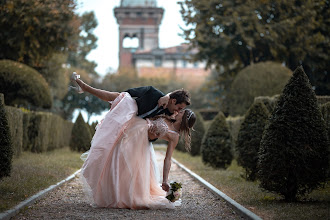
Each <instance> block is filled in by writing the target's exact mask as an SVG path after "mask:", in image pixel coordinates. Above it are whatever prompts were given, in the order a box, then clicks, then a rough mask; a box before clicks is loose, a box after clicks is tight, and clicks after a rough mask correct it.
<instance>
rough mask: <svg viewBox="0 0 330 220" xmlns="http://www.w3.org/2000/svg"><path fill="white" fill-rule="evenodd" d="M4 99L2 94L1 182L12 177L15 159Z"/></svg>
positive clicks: (0, 126) (0, 134) (0, 103)
mask: <svg viewBox="0 0 330 220" xmlns="http://www.w3.org/2000/svg"><path fill="white" fill-rule="evenodd" d="M3 99H4V98H3V95H2V94H0V146H1V150H0V180H1V179H2V178H3V177H6V176H10V172H11V163H12V158H13V148H12V144H11V136H10V131H9V125H8V119H7V116H6V112H5V106H4V100H3Z"/></svg>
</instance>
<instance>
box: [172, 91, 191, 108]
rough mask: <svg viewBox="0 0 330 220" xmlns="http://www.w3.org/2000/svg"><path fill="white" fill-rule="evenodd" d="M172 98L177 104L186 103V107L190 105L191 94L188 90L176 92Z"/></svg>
mask: <svg viewBox="0 0 330 220" xmlns="http://www.w3.org/2000/svg"><path fill="white" fill-rule="evenodd" d="M170 98H171V99H176V104H181V103H186V105H190V94H189V92H188V91H187V90H184V89H178V90H175V91H173V92H171V94H170Z"/></svg>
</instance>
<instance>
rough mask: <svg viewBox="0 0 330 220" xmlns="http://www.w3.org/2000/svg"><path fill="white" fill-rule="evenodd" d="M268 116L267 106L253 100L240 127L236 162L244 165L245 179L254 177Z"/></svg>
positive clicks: (252, 179)
mask: <svg viewBox="0 0 330 220" xmlns="http://www.w3.org/2000/svg"><path fill="white" fill-rule="evenodd" d="M268 117H269V111H268V110H267V107H266V106H265V105H264V104H263V103H262V102H261V101H257V102H254V103H253V104H252V106H251V107H250V108H249V110H248V111H247V113H246V115H245V119H244V121H243V123H242V125H241V127H240V131H239V133H238V138H237V144H236V151H237V163H238V165H240V166H242V167H244V169H245V179H247V180H251V181H254V180H255V179H256V175H257V164H258V153H259V146H260V141H261V138H262V133H263V131H264V128H265V125H266V122H267V119H268Z"/></svg>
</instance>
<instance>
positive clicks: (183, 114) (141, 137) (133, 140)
mask: <svg viewBox="0 0 330 220" xmlns="http://www.w3.org/2000/svg"><path fill="white" fill-rule="evenodd" d="M71 80H72V81H73V82H74V83H75V84H76V87H74V88H75V89H76V90H77V92H79V93H82V92H89V93H91V94H92V95H95V96H96V97H98V98H100V99H102V100H104V101H106V102H109V103H110V104H111V108H110V110H109V112H108V113H107V114H106V116H105V117H104V119H103V120H102V121H101V122H100V123H99V124H98V125H97V127H96V132H95V134H94V137H93V139H92V142H91V148H90V151H89V152H88V156H87V159H86V160H85V162H84V164H83V167H82V175H83V177H84V178H85V180H86V182H87V183H88V185H89V187H90V190H91V192H92V197H93V201H94V202H95V204H96V206H98V207H107V208H130V209H159V208H174V207H175V203H170V202H169V201H168V200H167V199H166V198H165V196H166V191H169V188H170V187H169V184H168V175H169V171H170V167H171V157H172V153H173V151H174V149H175V147H176V146H177V144H178V141H179V137H180V135H183V137H184V140H185V147H186V148H187V149H188V150H189V148H190V135H191V129H192V127H193V125H194V123H195V121H196V116H195V114H194V112H193V111H191V110H189V109H186V106H188V105H190V97H189V94H188V92H187V91H185V90H183V89H182V90H176V91H174V92H171V93H170V94H168V95H164V94H163V93H162V92H160V91H159V90H157V89H155V88H154V87H152V86H147V87H139V88H132V89H129V90H127V91H125V92H121V93H119V92H109V91H105V90H100V89H96V88H93V87H91V86H89V85H87V84H86V83H84V82H83V81H82V80H80V79H79V75H77V74H76V73H73V74H72V77H71ZM156 139H163V140H166V141H167V142H168V144H167V150H166V155H165V159H164V166H163V180H162V186H160V185H159V182H158V181H159V180H158V178H159V175H158V174H157V171H158V168H157V163H156V158H155V153H154V149H153V146H152V144H151V142H152V141H154V140H156Z"/></svg>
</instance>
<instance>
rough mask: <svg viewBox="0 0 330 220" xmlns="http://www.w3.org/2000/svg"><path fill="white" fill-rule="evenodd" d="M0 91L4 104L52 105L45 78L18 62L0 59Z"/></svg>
mask: <svg viewBox="0 0 330 220" xmlns="http://www.w3.org/2000/svg"><path fill="white" fill-rule="evenodd" d="M0 92H1V93H3V94H4V95H5V97H6V99H5V102H6V105H12V106H13V105H18V106H22V107H26V108H31V107H32V108H33V107H41V108H50V107H51V106H52V99H51V95H50V90H49V87H48V84H47V82H46V80H45V79H44V78H43V77H42V76H41V75H40V74H39V73H38V72H37V71H36V70H34V69H33V68H31V67H29V66H27V65H24V64H22V63H19V62H15V61H11V60H0Z"/></svg>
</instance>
